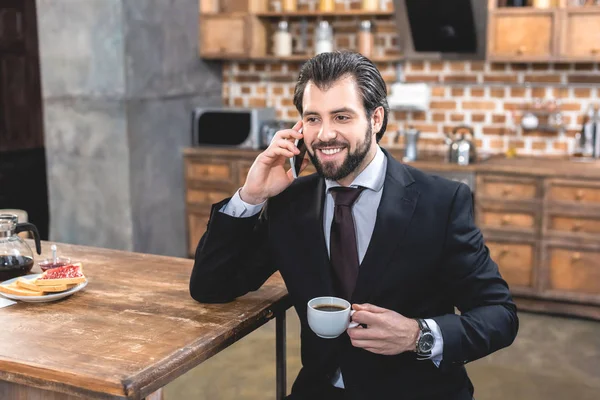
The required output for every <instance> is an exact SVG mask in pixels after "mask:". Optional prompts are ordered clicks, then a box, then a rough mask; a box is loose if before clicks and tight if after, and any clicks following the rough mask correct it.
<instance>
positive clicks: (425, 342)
mask: <svg viewBox="0 0 600 400" xmlns="http://www.w3.org/2000/svg"><path fill="white" fill-rule="evenodd" d="M434 343H435V338H434V336H433V334H432V333H430V332H426V333H424V334H423V336H421V339H420V340H419V351H420V352H421V353H429V352H430V351H431V350H432V349H433V345H434Z"/></svg>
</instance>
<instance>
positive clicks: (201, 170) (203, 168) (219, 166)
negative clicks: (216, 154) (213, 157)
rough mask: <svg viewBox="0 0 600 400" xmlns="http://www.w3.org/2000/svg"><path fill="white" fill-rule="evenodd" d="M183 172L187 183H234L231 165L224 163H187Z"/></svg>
mask: <svg viewBox="0 0 600 400" xmlns="http://www.w3.org/2000/svg"><path fill="white" fill-rule="evenodd" d="M185 172H186V177H187V179H188V180H189V181H202V182H220V183H226V184H231V183H234V182H233V171H232V168H231V165H230V164H226V163H219V162H198V161H188V162H187V163H186V165H185Z"/></svg>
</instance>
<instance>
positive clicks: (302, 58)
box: [201, 54, 403, 63]
mask: <svg viewBox="0 0 600 400" xmlns="http://www.w3.org/2000/svg"><path fill="white" fill-rule="evenodd" d="M311 57H312V56H311V55H302V54H299V55H292V56H289V57H276V56H269V55H267V56H261V57H233V56H224V55H220V54H205V55H202V56H201V58H203V59H206V60H220V61H240V62H264V63H278V62H292V63H303V62H306V61H308V59H309V58H311ZM369 59H370V60H371V61H373V62H374V63H386V62H399V61H402V59H403V57H402V56H401V55H398V56H381V57H369Z"/></svg>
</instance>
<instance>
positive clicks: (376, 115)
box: [371, 106, 384, 134]
mask: <svg viewBox="0 0 600 400" xmlns="http://www.w3.org/2000/svg"><path fill="white" fill-rule="evenodd" d="M383 116H384V112H383V107H382V106H379V107H377V108H376V109H375V111H373V115H371V129H372V130H373V134H376V133H377V132H379V131H380V130H381V126H382V125H383Z"/></svg>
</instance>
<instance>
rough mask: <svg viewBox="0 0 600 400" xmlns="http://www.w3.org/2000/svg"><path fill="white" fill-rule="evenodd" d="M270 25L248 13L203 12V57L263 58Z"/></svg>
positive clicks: (201, 50) (201, 30)
mask: <svg viewBox="0 0 600 400" xmlns="http://www.w3.org/2000/svg"><path fill="white" fill-rule="evenodd" d="M266 32H267V28H266V25H265V24H264V23H263V22H262V21H261V20H260V19H258V18H257V17H255V16H253V15H248V14H214V15H211V14H206V15H202V14H201V15H200V30H199V34H200V56H201V57H206V58H219V57H222V58H227V57H232V58H235V57H239V58H246V57H260V56H264V55H265V54H266V52H267V33H266Z"/></svg>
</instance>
